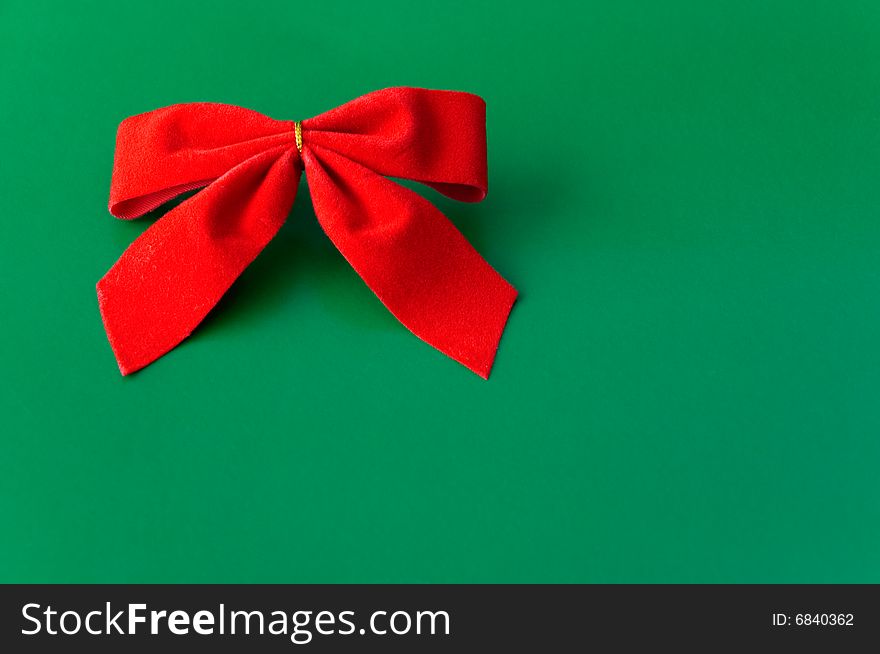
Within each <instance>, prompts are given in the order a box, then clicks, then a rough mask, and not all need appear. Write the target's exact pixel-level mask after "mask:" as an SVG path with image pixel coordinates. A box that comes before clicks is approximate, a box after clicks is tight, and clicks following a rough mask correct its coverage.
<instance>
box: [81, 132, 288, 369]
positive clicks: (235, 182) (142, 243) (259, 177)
mask: <svg viewBox="0 0 880 654" xmlns="http://www.w3.org/2000/svg"><path fill="white" fill-rule="evenodd" d="M300 173H301V164H300V162H299V161H298V160H297V156H296V151H295V150H294V151H293V152H291V151H290V148H289V147H288V146H281V147H280V148H278V147H276V148H272V149H270V150H267V151H265V152H262V153H260V154H258V155H256V156H253V157H251V158H250V159H247V160H246V161H244V162H242V163H241V164H239V165H238V166H236V167H234V168H232V169H231V170H230V171H229V172H227V173H226V174H224V175H223V176H222V177H220V178H219V179H217V180H216V181H215V182H214V183H212V184H211V185H210V186H208V187H207V188H205V189H204V190H202V191H200V192H199V193H197V194H196V195H194V196H193V197H191V198H189V199H188V200H186V201H185V202H183V203H182V204H180V205H179V206H177V207H176V208H174V209H173V210H172V211H170V212H169V213H168V214H166V215H165V216H163V217H162V218H161V219H159V220H158V221H157V222H156V223H154V224H153V225H152V226H151V227H150V228H149V229H147V230H146V231H145V232H144V233H143V234H141V236H140V237H139V238H138V239H137V240H135V241H134V243H132V244H131V246H129V248H128V249H127V250H126V251H125V252H124V253H123V254H122V256H121V257H120V258H119V260H118V261H117V262H116V263H115V264H114V265H113V267H112V268H111V269H110V270H109V272H108V273H107V274H106V275H105V276H104V277H103V278H102V279H101V280H100V281H99V282H98V285H97V291H98V304H99V307H100V310H101V317H102V319H103V321H104V328H105V329H106V331H107V337H108V339H109V341H110V345H111V347H112V348H113V353H114V355H115V356H116V360H117V362H118V363H119V370H120V372H122V374H123V375H127V374H129V373H132V372H134V371H136V370H139V369H140V368H143V367H144V366H146V365H148V364H150V363H152V362H153V361H155V360H156V359H158V358H159V357H161V356H162V355H163V354H165V353H167V352H168V351H169V350H171V349H172V348H174V347H175V346H176V345H178V344H179V343H180V342H181V341H183V340H184V339H185V338H186V337H187V336H189V335H190V333H192V331H193V330H194V329H195V328H196V327H197V326H198V324H199V323H200V322H201V321H202V320H203V319H204V318H205V316H206V315H207V314H208V312H210V310H211V309H212V308H213V307H214V305H216V304H217V302H218V301H219V300H220V298H221V297H222V296H223V294H224V293H225V292H226V291H227V289H229V287H230V286H231V285H232V283H233V282H234V281H235V280H236V278H237V277H238V276H239V275H240V274H241V273H242V272H243V271H244V269H245V268H246V267H247V266H248V265H249V264H250V263H251V261H253V260H254V258H255V257H256V256H257V255H258V254H259V253H260V251H261V250H262V249H263V248H264V247H265V246H266V244H268V242H269V241H270V240H271V239H272V237H274V236H275V234H276V233H277V232H278V230H279V229H280V228H281V226H282V225H283V224H284V221H285V220H286V219H287V214H288V213H289V212H290V208H291V206H292V205H293V200H294V198H295V197H296V190H297V181H298V179H299V175H300Z"/></svg>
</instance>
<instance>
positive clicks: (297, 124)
mask: <svg viewBox="0 0 880 654" xmlns="http://www.w3.org/2000/svg"><path fill="white" fill-rule="evenodd" d="M293 133H294V135H295V136H296V151H297V152H299V153H300V154H302V151H303V124H302V121H301V120H297V121H294V123H293Z"/></svg>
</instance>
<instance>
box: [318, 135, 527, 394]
mask: <svg viewBox="0 0 880 654" xmlns="http://www.w3.org/2000/svg"><path fill="white" fill-rule="evenodd" d="M303 161H304V162H305V168H306V176H307V177H308V180H309V190H310V192H311V195H312V202H313V204H314V208H315V214H316V215H317V217H318V220H319V221H320V223H321V226H322V227H323V229H324V231H325V232H326V233H327V236H328V237H329V238H330V240H331V241H333V243H334V245H336V247H337V248H338V249H339V251H340V252H341V253H342V255H343V256H344V257H345V258H346V259H347V260H348V262H349V263H350V264H351V266H352V267H353V268H354V269H355V271H356V272H357V273H358V274H359V275H360V276H361V278H362V279H363V280H364V282H366V284H367V286H369V287H370V289H371V290H372V291H373V292H374V293H375V294H376V295H377V296H378V297H379V299H380V300H381V301H382V303H383V304H384V305H385V306H386V307H387V308H388V309H389V310H390V311H391V313H393V314H394V315H395V316H396V317H397V319H398V320H400V322H401V323H403V324H404V325H405V326H406V327H407V328H408V329H409V330H410V331H412V332H413V333H414V334H415V335H416V336H418V337H419V338H421V339H422V340H423V341H425V342H426V343H428V344H429V345H432V346H433V347H435V348H437V349H438V350H440V351H441V352H443V353H444V354H446V355H448V356H449V357H451V358H452V359H455V360H456V361H458V362H459V363H461V364H463V365H464V366H466V367H467V368H469V369H470V370H472V371H473V372H475V373H477V374H478V375H480V376H481V377H483V378H484V379H488V377H489V373H490V371H491V369H492V363H493V361H494V359H495V354H496V351H497V349H498V343H499V341H500V339H501V334H502V332H503V331H504V327H505V325H506V323H507V318H508V316H509V314H510V310H511V308H512V307H513V303H514V302H515V301H516V297H517V292H516V289H514V288H513V286H511V285H510V284H509V283H508V282H507V281H505V280H504V278H503V277H501V275H499V274H498V273H497V272H496V271H495V270H494V269H493V268H492V267H491V266H490V265H489V264H488V263H486V261H485V260H484V259H483V258H482V257H481V256H480V255H479V254H478V253H477V251H476V250H475V249H474V248H473V247H472V246H471V245H470V243H468V242H467V240H466V239H465V238H464V236H462V234H461V233H460V232H459V231H458V230H457V229H456V228H455V226H454V225H453V224H452V223H451V222H450V221H449V220H448V219H447V218H446V216H444V215H443V214H442V213H441V212H440V211H439V210H438V209H437V208H436V207H434V206H433V205H432V204H431V203H430V202H429V201H427V200H426V199H424V198H423V197H421V196H420V195H418V194H417V193H414V192H413V191H410V190H409V189H406V188H404V187H402V186H400V185H399V184H396V183H395V182H392V181H390V180H388V179H385V178H384V177H382V176H381V175H378V174H376V173H375V172H373V171H372V170H370V169H369V168H366V167H364V166H362V165H360V164H358V163H355V162H354V161H351V160H350V159H347V158H346V157H343V156H342V155H339V154H337V153H335V152H333V151H332V150H329V149H327V148H324V147H321V146H317V145H315V146H308V145H306V147H304V149H303Z"/></svg>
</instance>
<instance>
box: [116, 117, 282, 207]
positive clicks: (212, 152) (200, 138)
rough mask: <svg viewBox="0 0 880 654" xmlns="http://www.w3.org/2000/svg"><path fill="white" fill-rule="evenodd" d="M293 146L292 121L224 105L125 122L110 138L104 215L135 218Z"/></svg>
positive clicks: (127, 119)
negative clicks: (256, 158) (113, 150)
mask: <svg viewBox="0 0 880 654" xmlns="http://www.w3.org/2000/svg"><path fill="white" fill-rule="evenodd" d="M293 142H294V134H293V121H289V120H273V119H272V118H269V117H268V116H264V115H263V114H261V113H258V112H256V111H251V110H250V109H243V108H241V107H236V106H233V105H228V104H219V103H214V102H195V103H191V104H177V105H173V106H170V107H165V108H163V109H157V110H155V111H150V112H148V113H145V114H139V115H137V116H132V117H131V118H126V119H125V120H124V121H122V123H120V125H119V130H118V132H117V135H116V156H115V161H114V163H113V178H112V180H111V183H110V205H109V208H110V213H112V214H113V215H114V216H116V217H117V218H125V219H132V218H137V217H139V216H142V215H143V214H145V213H147V212H148V211H151V210H152V209H155V208H156V207H158V206H160V205H162V204H164V203H165V202H167V201H168V200H171V199H172V198H174V197H176V196H177V195H180V194H181V193H184V192H186V191H191V190H193V189H197V188H201V187H203V186H207V185H208V184H210V183H211V182H212V181H214V180H215V179H217V178H219V177H220V176H222V175H223V174H225V173H226V172H228V171H229V170H231V169H232V168H234V167H235V166H237V165H239V164H240V163H242V162H244V161H246V160H247V159H250V158H251V157H253V156H255V155H258V154H260V153H261V152H264V151H266V150H268V149H271V148H273V147H277V146H279V145H291V144H293Z"/></svg>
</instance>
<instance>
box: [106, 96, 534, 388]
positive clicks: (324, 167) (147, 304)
mask: <svg viewBox="0 0 880 654" xmlns="http://www.w3.org/2000/svg"><path fill="white" fill-rule="evenodd" d="M303 168H305V172H306V174H307V176H308V179H309V189H310V191H311V194H312V202H313V204H314V208H315V214H316V215H317V217H318V221H319V222H320V223H321V227H322V228H323V229H324V231H325V232H326V233H327V236H329V237H330V240H331V241H333V243H334V245H335V246H336V247H337V248H338V249H339V251H340V252H341V253H342V255H343V256H344V257H345V258H346V259H347V260H348V262H349V263H350V264H351V265H352V267H353V268H354V269H355V270H356V271H357V273H358V274H359V275H360V276H361V277H362V278H363V280H364V281H365V282H366V284H367V286H369V287H370V288H371V289H372V290H373V292H374V293H375V294H376V295H377V296H378V297H379V299H380V300H381V301H382V303H383V304H384V305H385V306H386V307H388V309H389V310H390V311H391V312H392V313H393V314H394V315H395V316H397V318H398V320H400V322H402V323H403V324H404V325H405V326H406V327H407V328H409V329H410V330H411V331H412V332H413V333H414V334H415V335H416V336H418V337H419V338H421V339H422V340H424V341H426V342H427V343H429V344H430V345H432V346H434V347H435V348H437V349H438V350H440V351H441V352H444V353H445V354H447V355H449V356H450V357H452V358H453V359H455V360H456V361H458V362H460V363H462V364H464V365H465V366H467V367H468V368H470V369H471V370H473V371H474V372H476V373H477V374H479V375H481V376H482V377H488V376H489V371H490V369H491V368H492V361H493V359H494V358H495V352H496V350H497V348H498V341H499V339H500V338H501V332H502V331H503V330H504V325H505V323H506V322H507V317H508V314H509V313H510V309H511V307H512V306H513V303H514V301H515V300H516V295H517V293H516V290H515V289H514V288H513V287H512V286H511V285H510V284H508V283H507V282H506V281H505V280H504V279H503V278H502V277H501V276H500V275H499V274H498V273H497V272H495V271H494V270H493V269H492V267H491V266H489V264H487V263H486V262H485V261H484V260H483V259H482V257H480V255H479V254H478V253H477V251H476V250H474V248H473V247H471V245H470V244H469V243H468V242H467V241H466V240H465V238H464V237H463V236H462V235H461V234H460V233H459V232H458V230H457V229H456V228H455V227H454V226H453V225H452V223H451V222H449V220H448V219H447V218H446V217H445V216H444V215H443V214H442V213H440V211H438V210H437V209H436V208H435V207H434V206H433V205H432V204H431V203H430V202H428V201H427V200H425V199H424V198H422V197H421V196H419V195H418V194H416V193H414V192H413V191H411V190H409V189H406V188H404V187H402V186H400V185H398V184H396V183H395V182H392V181H390V180H389V179H386V176H387V177H400V178H405V179H410V180H415V181H418V182H421V183H423V184H426V185H428V186H430V187H432V188H434V189H436V190H437V191H439V192H440V193H443V194H444V195H447V196H449V197H450V198H454V199H456V200H461V201H464V202H479V201H480V200H482V199H483V198H484V197H485V196H486V189H487V173H486V105H485V103H484V102H483V100H482V99H481V98H480V97H478V96H476V95H471V94H469V93H458V92H452V91H431V90H427V89H415V88H391V89H385V90H382V91H376V92H374V93H370V94H368V95H365V96H363V97H360V98H358V99H356V100H353V101H351V102H349V103H347V104H344V105H342V106H341V107H338V108H336V109H333V110H332V111H328V112H327V113H324V114H321V115H320V116H316V117H315V118H310V119H308V120H304V121H302V122H301V123H300V122H293V121H286V120H273V119H271V118H268V117H267V116H264V115H262V114H259V113H257V112H255V111H251V110H249V109H242V108H241V107H235V106H231V105H224V104H212V103H195V104H180V105H173V106H171V107H166V108H164V109H157V110H156V111H151V112H149V113H145V114H141V115H139V116H133V117H131V118H128V119H126V120H124V121H123V122H122V123H121V124H120V126H119V133H118V135H117V139H116V160H115V162H114V166H113V181H112V184H111V187H110V212H111V213H112V214H113V215H114V216H117V217H118V218H126V219H131V218H137V217H138V216H141V215H143V214H144V213H146V212H148V211H150V210H151V209H154V208H156V207H158V206H159V205H161V204H162V203H164V202H166V201H168V200H170V199H171V198H173V197H174V196H176V195H178V194H180V193H183V192H184V191H189V190H192V189H196V188H200V187H206V188H205V189H204V190H203V191H201V192H199V193H197V194H196V195H194V196H192V197H191V198H189V199H187V200H186V201H184V202H182V203H181V204H180V205H178V206H177V207H175V208H174V209H172V210H171V211H169V212H168V213H167V214H166V215H165V216H164V217H163V218H161V219H160V220H158V221H157V222H156V223H155V224H153V225H152V226H151V227H150V228H149V229H147V230H146V231H145V232H144V233H143V234H142V235H141V236H140V237H139V238H138V239H137V240H136V241H135V242H134V243H132V244H131V246H130V247H129V248H128V249H127V250H126V251H125V252H124V253H123V255H122V256H121V257H120V259H119V261H117V262H116V263H115V264H114V266H113V267H112V268H111V269H110V271H109V272H108V273H107V274H106V275H105V276H104V277H103V279H101V281H99V282H98V303H99V305H100V308H101V316H102V318H103V320H104V327H105V329H106V330H107V336H108V338H109V340H110V345H111V346H112V348H113V352H114V354H115V355H116V359H117V361H118V362H119V369H120V371H121V372H122V374H123V375H126V374H128V373H131V372H134V371H135V370H138V369H140V368H143V367H144V366H146V365H148V364H149V363H152V362H153V361H155V360H156V359H158V358H159V357H160V356H162V355H163V354H165V353H166V352H168V351H169V350H171V349H172V348H174V347H175V346H176V345H177V344H178V343H180V342H181V341H182V340H183V339H185V338H186V337H187V336H189V334H190V333H191V332H192V331H193V329H195V328H196V326H197V325H198V324H199V323H200V322H201V321H202V320H203V319H204V318H205V316H206V315H207V314H208V312H209V311H210V310H211V309H212V308H213V307H214V305H215V304H217V302H218V301H219V300H220V298H221V297H222V295H223V294H224V293H225V292H226V290H227V289H228V288H229V287H230V286H231V285H232V283H233V282H234V281H235V279H236V278H237V277H238V276H239V275H240V274H241V273H242V271H243V270H244V269H245V268H246V267H247V266H248V264H250V263H251V261H253V260H254V258H255V257H256V256H257V255H258V254H259V253H260V251H261V250H262V249H263V248H264V247H265V246H266V244H267V243H268V242H269V241H270V240H271V239H272V237H273V236H275V234H276V233H277V232H278V230H279V228H280V227H281V225H282V224H284V221H285V219H286V218H287V214H288V213H289V212H290V209H291V207H292V205H293V200H294V197H295V196H296V189H297V186H298V183H299V177H300V174H301V173H302V171H303Z"/></svg>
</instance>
